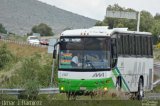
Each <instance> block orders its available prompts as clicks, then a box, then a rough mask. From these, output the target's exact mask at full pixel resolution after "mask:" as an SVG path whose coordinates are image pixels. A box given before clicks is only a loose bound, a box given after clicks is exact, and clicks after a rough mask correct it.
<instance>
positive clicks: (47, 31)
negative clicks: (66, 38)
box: [32, 23, 54, 36]
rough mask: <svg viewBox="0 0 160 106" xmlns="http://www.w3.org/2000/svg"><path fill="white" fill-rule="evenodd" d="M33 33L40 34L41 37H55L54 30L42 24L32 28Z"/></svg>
mask: <svg viewBox="0 0 160 106" xmlns="http://www.w3.org/2000/svg"><path fill="white" fill-rule="evenodd" d="M32 33H40V35H41V36H53V35H54V33H53V32H52V28H51V27H49V26H48V25H47V24H44V23H41V24H39V25H35V26H33V27H32Z"/></svg>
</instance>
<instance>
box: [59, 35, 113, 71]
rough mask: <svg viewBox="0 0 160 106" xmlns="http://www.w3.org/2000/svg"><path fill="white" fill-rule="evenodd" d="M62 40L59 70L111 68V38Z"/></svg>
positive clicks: (68, 38) (70, 38)
mask: <svg viewBox="0 0 160 106" xmlns="http://www.w3.org/2000/svg"><path fill="white" fill-rule="evenodd" d="M60 40H61V43H60V53H59V69H62V70H65V69H66V70H76V69H79V70H89V69H90V70H93V69H94V70H102V69H103V70H104V69H108V68H110V38H109V37H108V38H107V37H85V38H84V37H63V38H61V39H60Z"/></svg>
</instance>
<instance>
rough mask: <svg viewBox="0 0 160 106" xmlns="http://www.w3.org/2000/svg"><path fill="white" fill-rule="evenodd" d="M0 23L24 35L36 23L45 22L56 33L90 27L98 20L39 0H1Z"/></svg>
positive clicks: (10, 30)
mask: <svg viewBox="0 0 160 106" xmlns="http://www.w3.org/2000/svg"><path fill="white" fill-rule="evenodd" d="M0 10H2V11H0V23H2V24H3V25H4V26H5V27H6V29H7V30H8V31H9V32H12V33H16V34H19V35H24V34H27V33H30V32H31V28H32V27H33V26H34V25H38V24H40V23H45V24H47V25H49V26H50V27H51V28H52V29H53V32H55V33H56V34H58V33H60V32H62V31H63V30H64V29H66V28H73V29H75V28H88V27H92V26H94V25H95V23H96V20H94V19H90V18H88V17H85V16H80V15H78V14H75V13H72V12H69V11H66V10H63V9H60V8H58V7H56V6H51V5H49V4H46V3H43V2H40V1H37V0H0Z"/></svg>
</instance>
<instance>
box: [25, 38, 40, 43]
mask: <svg viewBox="0 0 160 106" xmlns="http://www.w3.org/2000/svg"><path fill="white" fill-rule="evenodd" d="M27 42H28V43H30V44H37V45H38V44H40V41H39V38H38V37H37V36H29V37H28V38H27Z"/></svg>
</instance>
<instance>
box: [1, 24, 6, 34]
mask: <svg viewBox="0 0 160 106" xmlns="http://www.w3.org/2000/svg"><path fill="white" fill-rule="evenodd" d="M0 33H4V34H7V30H6V29H5V28H4V26H3V25H2V24H0Z"/></svg>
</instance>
